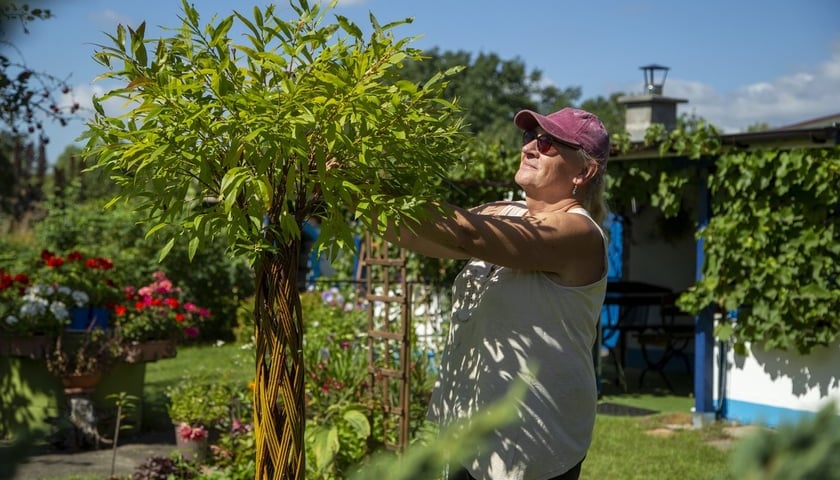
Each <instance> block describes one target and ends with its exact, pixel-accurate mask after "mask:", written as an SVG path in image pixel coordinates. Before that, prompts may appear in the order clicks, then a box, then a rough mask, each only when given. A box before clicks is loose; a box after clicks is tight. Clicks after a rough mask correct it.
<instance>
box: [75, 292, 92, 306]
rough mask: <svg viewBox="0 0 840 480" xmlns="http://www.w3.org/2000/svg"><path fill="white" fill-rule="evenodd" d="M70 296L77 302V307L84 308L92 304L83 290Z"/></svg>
mask: <svg viewBox="0 0 840 480" xmlns="http://www.w3.org/2000/svg"><path fill="white" fill-rule="evenodd" d="M70 296H71V297H72V298H73V301H74V302H76V306H77V307H84V306H85V305H87V304H88V303H89V302H90V297H89V296H88V294H87V293H85V292H83V291H81V290H74V291H73V292H72V293H71V294H70Z"/></svg>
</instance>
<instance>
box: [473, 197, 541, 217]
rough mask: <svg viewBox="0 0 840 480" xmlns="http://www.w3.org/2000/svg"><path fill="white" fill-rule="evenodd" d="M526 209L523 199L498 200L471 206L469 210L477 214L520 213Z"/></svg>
mask: <svg viewBox="0 0 840 480" xmlns="http://www.w3.org/2000/svg"><path fill="white" fill-rule="evenodd" d="M527 210H528V208H527V207H526V206H525V202H524V201H513V200H500V201H498V202H490V203H485V204H483V205H479V206H477V207H473V208H471V209H470V212H472V213H476V214H479V215H517V214H519V215H521V214H522V213H524V212H526V211H527Z"/></svg>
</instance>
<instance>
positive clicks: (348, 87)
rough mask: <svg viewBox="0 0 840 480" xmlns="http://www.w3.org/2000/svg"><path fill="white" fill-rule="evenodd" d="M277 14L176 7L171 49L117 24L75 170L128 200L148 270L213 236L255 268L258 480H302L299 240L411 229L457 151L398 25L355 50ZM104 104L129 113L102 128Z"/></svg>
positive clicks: (315, 9)
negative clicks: (413, 72)
mask: <svg viewBox="0 0 840 480" xmlns="http://www.w3.org/2000/svg"><path fill="white" fill-rule="evenodd" d="M335 3H336V2H335V1H333V2H332V4H331V6H334V5H335ZM291 7H292V9H293V10H294V12H295V15H296V16H295V17H294V18H292V19H289V20H285V19H283V18H281V17H280V16H279V14H278V13H277V11H276V9H275V7H273V6H269V7H266V8H265V9H260V8H254V10H253V12H252V15H251V16H250V17H248V16H246V15H244V14H242V13H238V12H235V13H233V14H232V15H230V16H226V17H223V18H221V19H217V20H216V19H214V21H213V22H212V23H210V24H207V25H206V26H204V25H202V24H201V23H200V19H199V15H198V12H197V11H196V10H195V9H194V8H193V7H191V6H190V5H189V4H188V3H187V2H186V1H184V2H183V5H182V8H183V12H184V15H183V19H182V24H181V26H180V27H179V28H177V29H174V30H171V32H172V36H170V37H165V38H160V39H150V38H146V34H145V25H143V24H141V25H139V26H137V27H136V28H125V27H122V26H120V27H119V28H118V29H117V31H116V33H115V34H113V35H109V38H110V41H111V43H110V44H109V45H107V46H101V47H100V48H99V49H98V51H97V53H96V54H95V58H96V60H97V61H98V62H100V63H101V64H102V65H103V66H104V67H106V68H107V69H108V70H107V71H106V73H104V74H103V75H102V77H106V78H110V79H112V80H117V81H119V82H121V85H122V86H121V87H120V88H116V89H114V90H111V91H109V92H108V93H106V94H105V95H104V96H103V97H102V98H98V99H95V101H94V108H95V110H96V114H95V116H94V119H93V120H92V122H91V124H90V128H89V131H88V132H87V133H86V135H87V137H88V139H89V140H88V143H87V146H86V152H87V154H89V155H93V156H95V158H96V162H97V164H96V166H97V168H101V169H104V170H105V171H107V172H108V173H109V174H110V175H111V177H112V178H113V179H114V180H115V181H116V182H117V184H118V185H119V186H120V187H121V189H122V191H121V193H120V194H119V195H118V196H117V197H116V198H115V199H114V200H113V202H117V201H119V200H120V199H122V198H134V199H140V200H142V202H141V203H140V206H139V210H140V212H142V215H144V217H145V220H146V222H147V225H148V235H165V236H168V237H169V242H168V243H167V244H166V245H167V246H166V247H165V248H164V249H163V251H162V255H166V253H167V252H168V251H169V250H170V249H171V248H173V247H174V245H175V244H176V242H180V241H182V242H183V243H185V244H186V245H187V248H188V251H189V252H190V255H194V254H195V252H196V251H198V250H199V249H200V248H202V246H204V245H206V244H207V243H208V242H209V241H210V239H212V238H213V237H214V236H224V238H226V239H227V240H228V242H229V245H230V253H231V254H234V255H245V256H247V257H248V259H249V260H250V261H251V263H252V265H253V266H254V271H255V275H256V278H255V286H256V305H255V337H256V352H257V364H256V379H255V383H256V389H255V405H254V406H255V417H256V418H255V423H256V425H255V427H256V429H255V430H256V439H257V472H258V473H257V477H258V478H302V475H303V472H304V467H303V466H304V457H303V452H304V448H303V445H302V442H303V438H304V436H303V428H304V415H303V407H304V395H303V393H304V391H303V385H304V382H303V372H304V370H303V364H302V362H303V359H302V356H301V352H302V348H301V343H302V340H303V338H302V335H303V331H302V319H301V313H300V312H301V310H300V298H299V294H298V290H297V279H296V275H297V271H298V269H297V262H298V259H299V249H300V238H301V235H300V232H301V225H302V224H303V222H304V221H306V220H307V219H308V218H310V217H311V216H318V217H320V220H321V238H322V239H323V245H322V246H323V247H324V248H352V246H353V240H352V230H351V227H350V224H349V222H348V214H350V216H352V217H356V218H359V219H360V220H361V221H362V222H363V223H366V224H368V226H370V225H369V222H370V221H371V219H373V218H377V219H381V220H384V219H386V218H387V219H389V220H390V221H393V222H396V223H400V222H403V221H405V220H407V219H416V218H417V217H418V216H419V215H420V214H421V212H422V211H423V210H422V209H423V208H424V206H427V205H429V203H430V201H431V200H432V199H435V198H438V195H439V185H440V184H441V182H440V181H439V179H440V178H442V177H443V176H444V175H445V172H446V167H447V165H448V164H449V163H450V162H451V160H452V159H453V158H454V155H457V153H458V151H457V147H458V145H459V144H460V136H461V135H460V129H461V127H460V120H459V117H458V115H457V109H456V108H455V106H454V105H453V104H452V103H451V102H449V101H446V100H444V99H443V98H442V92H443V89H444V88H445V86H446V78H447V73H438V74H436V75H434V76H432V77H431V78H430V79H429V80H428V81H426V82H425V83H423V84H417V83H415V82H410V81H407V80H405V79H403V78H402V77H401V71H400V68H401V67H402V66H403V65H404V64H405V62H407V61H409V60H413V59H418V58H420V56H421V52H420V51H419V50H417V49H413V48H410V47H409V42H410V40H411V39H409V38H402V39H396V38H395V37H394V33H393V30H394V29H395V28H396V27H398V26H399V25H401V24H403V23H405V22H406V21H409V20H404V21H398V22H394V23H389V24H387V25H380V24H379V23H378V21H377V20H376V18H375V17H374V16H373V15H371V17H370V23H371V29H372V32H371V33H370V34H369V36H367V37H365V35H364V34H363V32H362V30H361V29H360V28H359V27H358V26H357V25H356V24H354V23H352V22H350V21H349V20H347V19H346V18H344V17H342V16H339V15H336V16H335V20H336V23H333V24H326V22H325V18H326V16H327V12H328V11H329V8H322V7H321V6H320V5H319V4H313V5H310V4H309V3H308V2H307V1H306V0H299V1H297V2H292V3H291ZM235 28H241V29H242V30H244V34H243V36H244V40H243V41H241V42H235V41H234V40H232V39H231V36H232V32H233V31H235V30H234V29H235ZM448 73H449V74H451V73H454V70H453V71H450V72H448ZM107 99H121V100H123V101H124V102H125V104H126V105H128V107H127V110H126V111H124V112H123V113H122V114H121V115H118V116H108V115H106V114H105V112H104V110H103V108H102V106H101V105H102V102H103V101H105V100H107ZM386 223H387V222H384V221H380V222H378V224H380V225H383V226H384V225H385V224H386Z"/></svg>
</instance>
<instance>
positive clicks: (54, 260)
mask: <svg viewBox="0 0 840 480" xmlns="http://www.w3.org/2000/svg"><path fill="white" fill-rule="evenodd" d="M62 265H64V259H63V258H61V257H50V258H48V259H47V266H48V267H51V268H58V267H60V266H62Z"/></svg>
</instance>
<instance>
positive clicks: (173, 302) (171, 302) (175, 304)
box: [164, 298, 183, 316]
mask: <svg viewBox="0 0 840 480" xmlns="http://www.w3.org/2000/svg"><path fill="white" fill-rule="evenodd" d="M164 301H165V302H166V304H167V305H169V308H172V309H175V308H178V306H179V305H180V304H181V303H180V302H179V301H178V299H177V298H167V299H166V300H164ZM182 316H183V315H182Z"/></svg>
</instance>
